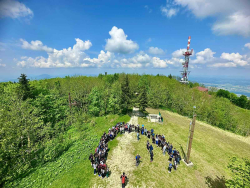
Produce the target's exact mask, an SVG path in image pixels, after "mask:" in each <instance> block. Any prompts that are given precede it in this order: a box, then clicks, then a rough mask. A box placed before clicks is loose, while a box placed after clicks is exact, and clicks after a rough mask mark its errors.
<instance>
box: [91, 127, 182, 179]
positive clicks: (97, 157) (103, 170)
mask: <svg viewBox="0 0 250 188" xmlns="http://www.w3.org/2000/svg"><path fill="white" fill-rule="evenodd" d="M125 132H128V133H130V132H137V140H139V139H140V134H141V135H145V136H147V137H148V139H150V138H151V139H152V143H153V144H156V145H157V147H160V148H161V150H162V152H163V155H166V153H167V154H168V155H169V159H168V162H169V165H168V172H169V173H171V170H172V168H173V169H174V170H177V166H178V165H179V164H180V160H181V156H180V153H179V151H178V150H176V149H175V148H173V145H172V144H171V143H169V142H167V141H166V139H165V136H164V135H158V134H154V130H153V129H151V130H147V129H146V128H145V127H144V125H142V127H141V128H140V125H137V126H135V125H130V124H129V123H124V122H120V123H117V124H116V125H115V126H114V127H112V128H110V129H109V131H108V133H106V132H104V133H103V135H102V137H101V139H100V142H99V145H98V146H97V148H96V149H95V153H94V154H92V153H91V154H90V156H89V160H90V162H91V166H92V167H93V168H94V175H96V174H98V175H99V176H100V177H102V178H105V177H107V178H108V177H109V174H110V171H109V168H108V166H107V164H106V160H107V156H108V142H109V141H110V140H113V139H114V138H115V137H116V136H117V135H118V133H120V134H123V133H125ZM146 147H147V150H148V152H149V155H150V161H151V162H152V161H153V157H154V153H153V146H152V144H150V143H149V140H148V141H147V144H146ZM140 159H141V157H140V155H139V154H137V155H136V157H135V160H136V166H138V165H139V163H140ZM121 177H122V176H121Z"/></svg>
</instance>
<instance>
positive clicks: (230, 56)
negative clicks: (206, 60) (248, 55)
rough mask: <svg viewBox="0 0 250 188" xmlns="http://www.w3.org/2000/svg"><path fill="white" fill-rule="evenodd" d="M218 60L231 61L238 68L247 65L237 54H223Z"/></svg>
mask: <svg viewBox="0 0 250 188" xmlns="http://www.w3.org/2000/svg"><path fill="white" fill-rule="evenodd" d="M220 58H221V59H226V60H229V61H232V62H233V63H234V64H235V65H239V66H246V65H247V64H248V63H247V61H245V60H243V59H242V58H243V56H242V55H240V54H239V53H231V54H229V53H225V52H223V53H222V54H221V56H220Z"/></svg>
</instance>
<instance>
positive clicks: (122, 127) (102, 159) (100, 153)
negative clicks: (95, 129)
mask: <svg viewBox="0 0 250 188" xmlns="http://www.w3.org/2000/svg"><path fill="white" fill-rule="evenodd" d="M134 130H135V126H134V125H130V124H128V123H125V122H120V123H117V124H116V125H115V126H114V127H112V128H110V129H109V131H108V133H106V132H104V133H103V135H102V137H101V139H100V142H99V145H98V146H97V148H96V149H95V153H94V154H93V153H91V154H90V156H89V160H90V162H91V166H92V167H93V168H94V175H96V174H98V175H99V176H100V177H102V178H105V177H107V178H108V176H109V174H110V171H109V168H108V166H107V164H106V160H107V156H108V142H109V141H110V140H113V139H114V138H115V137H116V136H117V134H119V133H120V134H123V133H125V131H127V132H131V131H134Z"/></svg>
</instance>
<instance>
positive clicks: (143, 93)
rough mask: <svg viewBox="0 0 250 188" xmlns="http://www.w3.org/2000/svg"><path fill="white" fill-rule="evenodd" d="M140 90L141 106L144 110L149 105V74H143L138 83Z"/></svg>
mask: <svg viewBox="0 0 250 188" xmlns="http://www.w3.org/2000/svg"><path fill="white" fill-rule="evenodd" d="M138 91H139V108H140V110H141V111H144V110H145V109H146V107H147V106H148V98H147V92H148V80H147V76H146V75H143V76H142V77H141V78H140V80H139V83H138Z"/></svg>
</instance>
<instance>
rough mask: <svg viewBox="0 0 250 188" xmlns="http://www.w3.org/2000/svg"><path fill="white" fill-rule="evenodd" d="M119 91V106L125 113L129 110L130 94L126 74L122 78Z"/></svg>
mask: <svg viewBox="0 0 250 188" xmlns="http://www.w3.org/2000/svg"><path fill="white" fill-rule="evenodd" d="M121 90H122V94H121V102H122V103H121V106H122V108H123V111H124V112H125V113H126V112H127V111H128V108H129V104H130V94H131V93H130V88H129V78H128V75H127V74H126V75H125V76H124V77H123V80H122V83H121Z"/></svg>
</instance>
